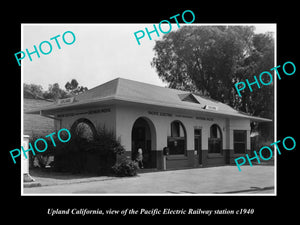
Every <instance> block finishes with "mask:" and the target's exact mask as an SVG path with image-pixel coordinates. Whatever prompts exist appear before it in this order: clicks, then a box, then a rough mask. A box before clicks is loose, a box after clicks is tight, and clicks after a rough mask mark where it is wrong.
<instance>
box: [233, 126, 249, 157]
mask: <svg viewBox="0 0 300 225" xmlns="http://www.w3.org/2000/svg"><path fill="white" fill-rule="evenodd" d="M246 140H247V131H246V130H234V131H233V147H234V153H246V148H247V141H246Z"/></svg>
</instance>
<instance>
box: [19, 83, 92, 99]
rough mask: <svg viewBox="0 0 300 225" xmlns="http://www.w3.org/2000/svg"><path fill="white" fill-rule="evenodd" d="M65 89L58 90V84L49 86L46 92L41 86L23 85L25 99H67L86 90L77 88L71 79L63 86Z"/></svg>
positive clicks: (77, 85)
mask: <svg viewBox="0 0 300 225" xmlns="http://www.w3.org/2000/svg"><path fill="white" fill-rule="evenodd" d="M65 89H66V90H63V89H61V88H60V86H59V84H58V83H54V84H49V87H48V90H46V91H43V87H42V86H41V85H36V84H25V83H24V85H23V91H24V97H25V98H43V99H52V100H57V99H62V98H68V97H71V96H74V95H78V94H80V93H83V92H85V91H87V90H88V88H87V87H83V86H79V84H78V82H77V80H76V79H72V80H71V82H67V83H66V84H65Z"/></svg>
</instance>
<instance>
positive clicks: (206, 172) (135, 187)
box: [24, 165, 275, 195]
mask: <svg viewBox="0 0 300 225" xmlns="http://www.w3.org/2000/svg"><path fill="white" fill-rule="evenodd" d="M33 177H34V176H33ZM52 179H54V180H52ZM52 179H48V180H47V179H45V180H43V179H40V182H42V187H33V188H24V193H25V194H27V193H28V194H40V193H44V194H56V193H59V194H98V193H99V194H128V193H129V194H245V193H247V194H265V193H267V194H268V195H272V194H273V195H274V191H275V190H274V188H275V183H274V166H261V165H258V166H253V167H250V166H243V169H242V171H241V172H239V171H238V169H237V168H236V166H221V167H210V168H195V169H185V170H172V171H159V172H149V173H141V174H138V176H136V177H122V178H119V177H81V178H80V177H77V178H70V179H66V180H59V179H57V178H52ZM47 182H48V183H47ZM49 182H50V183H49ZM47 184H48V186H47Z"/></svg>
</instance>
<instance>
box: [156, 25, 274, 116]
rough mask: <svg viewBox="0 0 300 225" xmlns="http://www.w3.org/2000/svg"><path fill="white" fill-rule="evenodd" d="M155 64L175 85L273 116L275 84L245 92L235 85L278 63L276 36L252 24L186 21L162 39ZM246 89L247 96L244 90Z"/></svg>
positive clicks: (170, 82) (163, 78) (171, 84)
mask: <svg viewBox="0 0 300 225" xmlns="http://www.w3.org/2000/svg"><path fill="white" fill-rule="evenodd" d="M154 51H155V56H154V58H153V60H152V62H151V65H152V66H153V67H155V68H156V70H157V72H158V75H159V77H160V78H161V79H162V80H163V81H164V82H167V83H168V85H169V87H171V88H176V89H182V90H187V91H191V92H194V93H198V94H200V95H204V96H207V97H210V98H212V99H215V100H218V101H220V102H223V103H227V104H229V105H231V106H232V107H234V108H235V109H237V110H242V111H244V112H246V113H249V114H251V115H255V116H264V117H269V118H272V116H273V111H272V107H271V106H270V105H273V87H272V86H271V85H270V86H264V87H263V88H261V89H258V90H256V91H254V92H251V93H250V92H249V91H248V92H249V93H247V91H245V92H246V93H243V97H242V98H241V97H239V96H238V94H237V92H236V90H235V88H234V84H235V83H236V82H239V81H241V80H243V81H245V79H246V78H249V80H253V76H254V75H259V74H260V73H261V72H263V71H269V70H270V69H271V68H272V67H274V66H273V65H274V40H273V37H272V35H270V34H258V35H257V34H255V33H254V27H251V26H184V27H182V28H180V29H178V30H177V31H173V32H170V33H168V34H166V35H164V36H163V38H162V40H158V41H156V43H155V47H154ZM244 94H245V95H244Z"/></svg>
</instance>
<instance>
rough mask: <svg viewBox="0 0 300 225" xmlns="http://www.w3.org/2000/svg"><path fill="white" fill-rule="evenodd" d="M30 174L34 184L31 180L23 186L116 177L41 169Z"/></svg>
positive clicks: (102, 179) (61, 183)
mask: <svg viewBox="0 0 300 225" xmlns="http://www.w3.org/2000/svg"><path fill="white" fill-rule="evenodd" d="M30 175H31V177H32V178H34V180H35V182H34V183H36V185H31V183H32V182H28V183H24V187H26V188H27V187H28V188H30V187H40V186H53V185H63V184H76V183H86V182H94V181H104V180H111V179H117V177H113V176H96V175H84V174H72V173H62V172H53V171H46V170H41V169H33V170H31V171H30Z"/></svg>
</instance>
